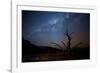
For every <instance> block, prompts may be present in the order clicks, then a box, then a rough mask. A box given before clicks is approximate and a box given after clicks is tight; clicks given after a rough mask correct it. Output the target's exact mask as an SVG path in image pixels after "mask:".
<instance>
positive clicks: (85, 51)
mask: <svg viewBox="0 0 100 73" xmlns="http://www.w3.org/2000/svg"><path fill="white" fill-rule="evenodd" d="M22 42H23V43H22V62H39V61H61V60H83V59H90V50H89V48H72V49H70V51H64V50H60V49H57V48H52V47H43V46H36V45H33V44H30V42H29V41H26V40H23V41H22Z"/></svg>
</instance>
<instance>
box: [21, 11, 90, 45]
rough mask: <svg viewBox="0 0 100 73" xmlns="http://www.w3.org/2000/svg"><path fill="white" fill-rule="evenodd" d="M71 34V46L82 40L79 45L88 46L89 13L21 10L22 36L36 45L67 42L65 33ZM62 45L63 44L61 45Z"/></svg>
mask: <svg viewBox="0 0 100 73" xmlns="http://www.w3.org/2000/svg"><path fill="white" fill-rule="evenodd" d="M67 30H68V32H69V33H72V32H73V33H72V34H71V37H72V41H71V46H74V45H75V44H77V43H78V42H82V43H83V44H82V45H81V47H88V46H89V41H90V40H89V39H90V38H89V34H90V14H89V13H75V12H73V13H71V12H50V11H30V10H29V11H28V10H22V37H23V38H24V39H25V40H28V41H30V42H31V43H32V44H35V45H38V46H52V47H56V46H54V45H53V44H52V43H57V44H59V45H62V43H61V41H64V42H65V43H67V41H68V39H67V37H66V35H65V33H66V31H67ZM62 46H63V45H62Z"/></svg>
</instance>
